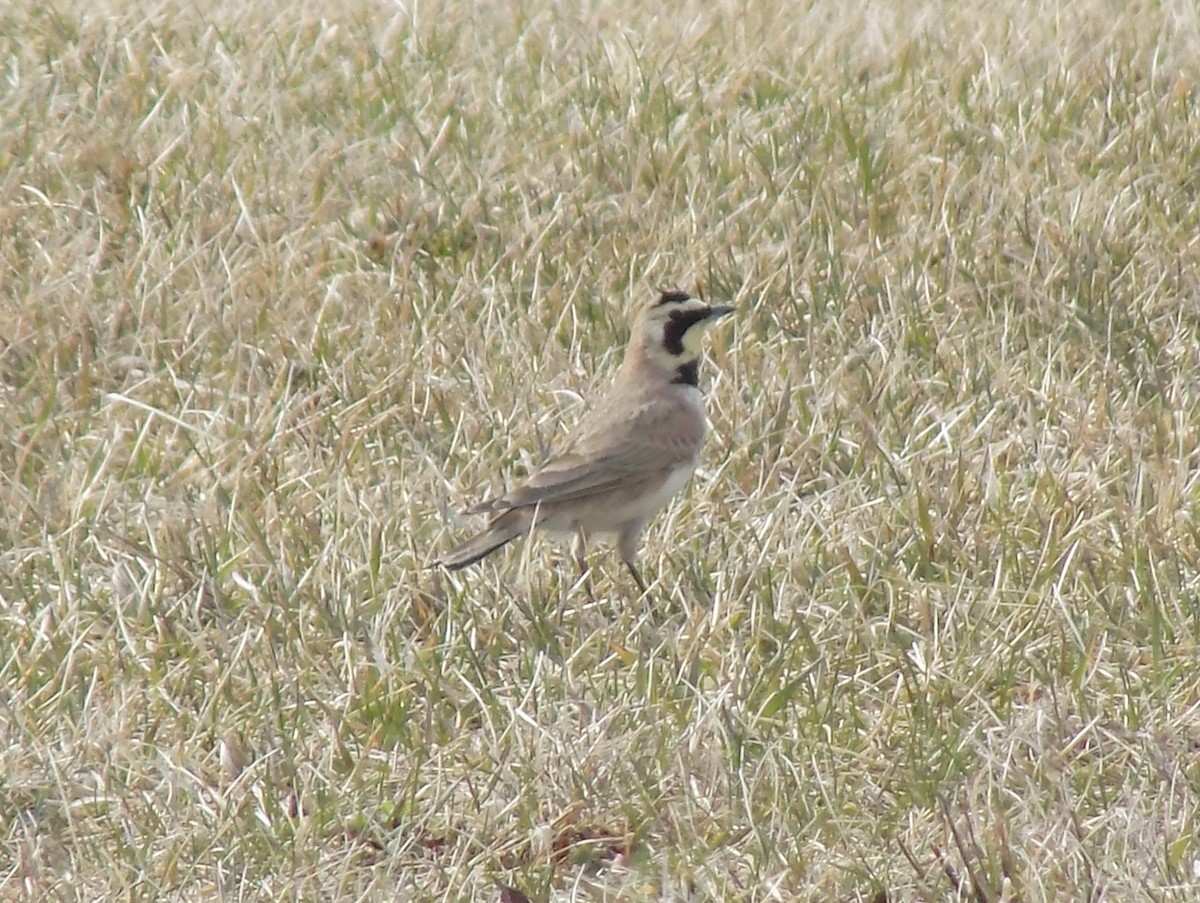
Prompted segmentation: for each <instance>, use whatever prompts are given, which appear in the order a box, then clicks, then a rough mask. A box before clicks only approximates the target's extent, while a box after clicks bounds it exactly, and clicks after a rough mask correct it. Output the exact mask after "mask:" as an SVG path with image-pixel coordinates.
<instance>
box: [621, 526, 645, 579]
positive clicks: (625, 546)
mask: <svg viewBox="0 0 1200 903" xmlns="http://www.w3.org/2000/svg"><path fill="white" fill-rule="evenodd" d="M643 526H645V524H643V523H637V522H635V523H632V524H629V525H628V526H627V527H626V528H625V529H624V530H622V531H621V533H620V535H619V536H618V537H617V551H618V552H620V553H621V560H622V561H624V562H625V567H627V568H629V573H631V574H633V582H634V583H636V584H637V585H638V589H639V590H641V591H642V592H641V595H642V596H645V595H646V594H647V592H648V590H647V589H646V581H645V580H643V579H642V575H641V574H639V573H638V569H637V565H636V564H635V563H634V562H636V561H637V553H638V537H639V536H641V535H642V527H643Z"/></svg>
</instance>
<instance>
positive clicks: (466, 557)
mask: <svg viewBox="0 0 1200 903" xmlns="http://www.w3.org/2000/svg"><path fill="white" fill-rule="evenodd" d="M532 520H533V518H532V517H531V516H530V512H529V511H527V510H525V509H522V508H513V509H511V510H509V511H505V512H504V513H503V514H501V515H500V516H499V517H497V518H496V519H495V520H493V521H492V522H491V523H490V524H488V527H487V529H486V530H484V531H483V532H482V533H480V534H479V535H478V536H474V537H472V538H471V539H468V540H467V541H466V542H464V543H463V544H462V545H461V546H459V547H458V548H456V549H452V550H451V551H450V552H448V553H447V554H446V555H444V556H442V558H441V559H439V561H438V564H440V565H442V567H445V568H448V569H449V570H452V571H457V570H458V569H459V568H465V567H467V566H468V565H472V564H474V563H475V562H477V561H479V560H480V559H481V558H486V557H487V556H488V555H491V554H492V552H494V551H496V550H497V549H498V548H500V547H501V546H504V545H507V544H508V543H510V542H512V541H513V540H514V539H516V538H517V537H519V536H524V535H525V534H526V533H528V532H529V526H530V523H531V522H532Z"/></svg>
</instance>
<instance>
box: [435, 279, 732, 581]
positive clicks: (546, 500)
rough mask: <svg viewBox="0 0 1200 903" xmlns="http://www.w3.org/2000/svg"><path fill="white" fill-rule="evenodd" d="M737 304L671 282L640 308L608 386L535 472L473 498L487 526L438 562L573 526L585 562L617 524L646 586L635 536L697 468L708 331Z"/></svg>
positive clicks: (463, 560)
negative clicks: (589, 545)
mask: <svg viewBox="0 0 1200 903" xmlns="http://www.w3.org/2000/svg"><path fill="white" fill-rule="evenodd" d="M732 311H733V308H732V307H727V306H723V305H709V304H706V303H705V302H704V301H701V300H700V299H699V298H693V297H692V296H691V295H689V294H687V293H686V292H674V291H669V292H663V293H662V294H661V296H660V297H659V298H658V299H657V300H656V301H655V302H654V303H652V304H651V305H650V306H648V307H646V308H645V309H643V310H642V311H641V313H640V314H639V315H638V317H637V319H636V321H635V322H634V326H633V335H632V337H631V338H630V342H629V348H628V350H627V351H626V353H625V360H624V361H623V362H622V364H621V367H620V369H618V370H617V375H616V378H615V380H614V381H613V384H612V386H611V388H610V389H609V391H608V394H607V395H605V396H604V397H603V398H602V399H601V400H600V403H599V404H597V405H595V406H594V407H592V408H591V409H590V410H589V411H588V412H587V413H586V414H584V416H583V418H582V419H581V420H580V421H579V424H578V426H577V427H576V428H575V431H574V433H573V434H572V435H571V436H570V437H569V439H568V441H567V442H566V444H565V445H564V446H563V447H562V449H561V451H559V453H558V454H557V455H555V456H554V457H552V458H551V459H550V460H549V461H548V462H547V463H546V464H545V465H544V466H543V467H542V468H541V469H540V470H538V471H537V472H536V473H534V475H533V476H532V477H530V478H529V480H528V482H526V483H525V484H524V485H523V486H520V487H518V488H516V489H514V490H512V491H511V492H509V493H508V494H507V495H505V496H502V497H501V498H498V499H494V500H492V501H490V502H485V503H484V504H482V505H478V506H476V507H475V508H472V509H471V510H470V512H469V513H472V514H477V513H484V512H487V513H489V514H491V520H490V521H488V525H487V529H486V530H484V531H483V532H482V533H480V534H479V535H478V536H475V537H474V538H472V539H469V540H467V541H466V542H465V543H463V544H462V545H460V546H459V547H458V548H456V549H454V550H453V551H452V552H450V553H449V554H447V555H446V556H445V557H443V558H442V559H441V561H440V562H439V563H440V564H442V565H443V566H445V567H447V568H449V569H451V570H457V569H458V568H463V567H466V566H467V565H470V564H474V563H475V562H477V561H479V560H480V559H481V558H483V557H484V556H486V555H490V554H491V553H492V552H494V551H496V550H497V549H499V548H500V547H501V546H503V545H505V544H506V543H509V542H512V541H513V540H514V539H516V538H517V537H519V536H524V535H525V534H526V533H528V532H529V530H531V529H532V528H533V527H538V528H541V529H543V530H547V531H549V532H552V533H566V534H574V535H575V536H576V539H577V542H576V546H575V548H576V557H577V559H578V561H579V565H580V568H581V569H582V570H583V571H584V572H586V571H587V563H586V559H585V558H584V555H585V551H586V550H585V545H584V542H585V537H586V536H588V535H591V534H597V533H599V534H605V533H608V534H616V538H617V549H618V551H619V552H620V554H621V560H622V561H624V562H625V564H626V565H627V566H628V568H629V572H630V573H631V574H633V579H634V581H636V583H637V585H638V588H639V589H640V590H641V591H642V593H643V594H644V593H645V592H646V584H645V581H643V580H642V576H641V574H639V573H638V569H637V553H638V538H639V537H640V536H641V533H642V530H643V529H644V528H645V526H646V523H647V522H648V521H649V520H650V518H651V517H652V516H653V515H654V514H655V513H656V512H657V511H658V510H659V509H660V508H662V507H663V506H664V505H666V504H667V502H668V501H670V500H671V498H672V496H674V495H675V493H677V492H678V491H679V490H680V489H681V488H683V484H684V483H686V482H687V479H688V477H689V476H691V474H692V471H693V470H695V469H696V463H697V461H698V460H699V458H700V446H701V444H702V443H703V441H704V433H705V431H706V429H707V423H706V422H705V417H704V406H703V404H702V399H701V395H700V389H699V378H698V374H699V366H700V355H701V347H702V345H701V340H702V339H703V336H704V333H705V331H706V330H707V329H708V327H709V326H711V325H712V324H713V323H714V322H716V321H717V320H719V319H720V318H721V317H724V316H725V315H726V314H729V313H731V312H732Z"/></svg>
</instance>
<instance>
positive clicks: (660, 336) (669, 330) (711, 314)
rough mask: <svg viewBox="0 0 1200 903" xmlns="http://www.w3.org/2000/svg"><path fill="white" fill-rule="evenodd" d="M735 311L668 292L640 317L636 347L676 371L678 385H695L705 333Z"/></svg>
mask: <svg viewBox="0 0 1200 903" xmlns="http://www.w3.org/2000/svg"><path fill="white" fill-rule="evenodd" d="M733 310H734V309H733V307H731V306H729V305H725V304H709V303H707V302H706V301H702V300H701V299H699V298H694V297H692V296H691V295H689V294H688V293H687V292H678V291H664V292H662V293H660V295H659V297H658V300H656V301H654V302H653V303H652V304H650V305H649V306H648V307H645V308H643V309H642V311H641V313H640V314H639V315H638V319H637V322H636V324H635V326H634V332H633V343H634V344H635V345H636V346H637V350H638V351H640V352H642V353H643V354H644V355H645V357H646V358H647V359H648V360H650V361H651V362H653V363H654V364H656V365H658V366H660V367H662V368H664V369H666V370H671V371H676V372H677V375H678V377H679V380H678V381H680V382H687V383H689V384H690V385H695V384H696V368H697V365H698V364H699V361H700V355H701V354H702V353H703V350H704V333H705V332H707V331H708V327H710V326H712V325H713V324H714V323H716V322H717V321H718V320H720V319H721V318H723V317H725V316H727V315H728V314H731V313H733Z"/></svg>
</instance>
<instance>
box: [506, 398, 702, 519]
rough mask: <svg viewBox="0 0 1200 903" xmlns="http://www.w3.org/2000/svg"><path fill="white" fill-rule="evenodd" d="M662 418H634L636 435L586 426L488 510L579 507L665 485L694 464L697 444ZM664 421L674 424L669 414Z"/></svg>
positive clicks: (599, 424)
mask: <svg viewBox="0 0 1200 903" xmlns="http://www.w3.org/2000/svg"><path fill="white" fill-rule="evenodd" d="M658 414H661V412H654V411H652V410H647V409H643V410H642V411H640V412H639V415H640V416H635V417H634V418H632V419H633V420H634V421H635V422H634V424H633V429H630V428H629V427H628V426H627V425H621V428H620V429H616V428H615V427H616V424H613V423H610V422H607V421H606V420H601V419H598V420H597V421H595V422H593V423H592V424H589V425H587V427H585V429H583V430H582V431H581V432H580V433H579V434H577V436H576V439H575V441H574V442H572V443H571V445H570V446H569V447H568V448H567V449H566V450H565V451H564V453H563V454H561V455H558V456H557V457H555V458H552V459H551V460H550V461H548V462H546V464H545V465H544V466H543V467H542V468H541V469H540V470H538V471H537V472H536V473H534V475H533V476H532V477H530V478H529V481H528V482H526V483H525V484H524V485H523V486H519V487H517V488H516V489H514V490H513V491H512V492H510V493H508V494H507V495H505V496H504V497H503V498H499V499H496V500H495V501H494V502H492V503H491V504H490V505H489V506H488V507H489V508H490V510H492V511H503V510H506V509H510V508H528V507H533V506H534V505H548V504H555V503H558V502H569V501H577V500H579V499H583V498H589V497H595V496H599V495H603V494H604V493H606V492H611V491H613V490H615V489H618V488H622V487H628V486H631V485H634V484H636V483H639V482H654V481H660V480H662V479H665V478H666V476H667V474H669V473H670V472H671V471H672V470H674V469H675V468H676V467H678V466H680V465H681V464H685V463H687V462H690V461H692V460H693V459H694V458H695V455H696V448H697V445H698V441H697V438H696V436H695V435H694V434H693V433H692V431H689V430H687V429H684V430H673V429H670V428H669V427H670V426H671V424H669V423H667V424H664V423H663V422H662V419H660V418H659V417H658V416H657V415H658ZM666 419H667V420H670V419H671V417H670V415H669V414H668V415H667V417H666ZM581 426H583V424H581ZM663 426H667V427H668V428H667V429H662V427H663Z"/></svg>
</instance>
